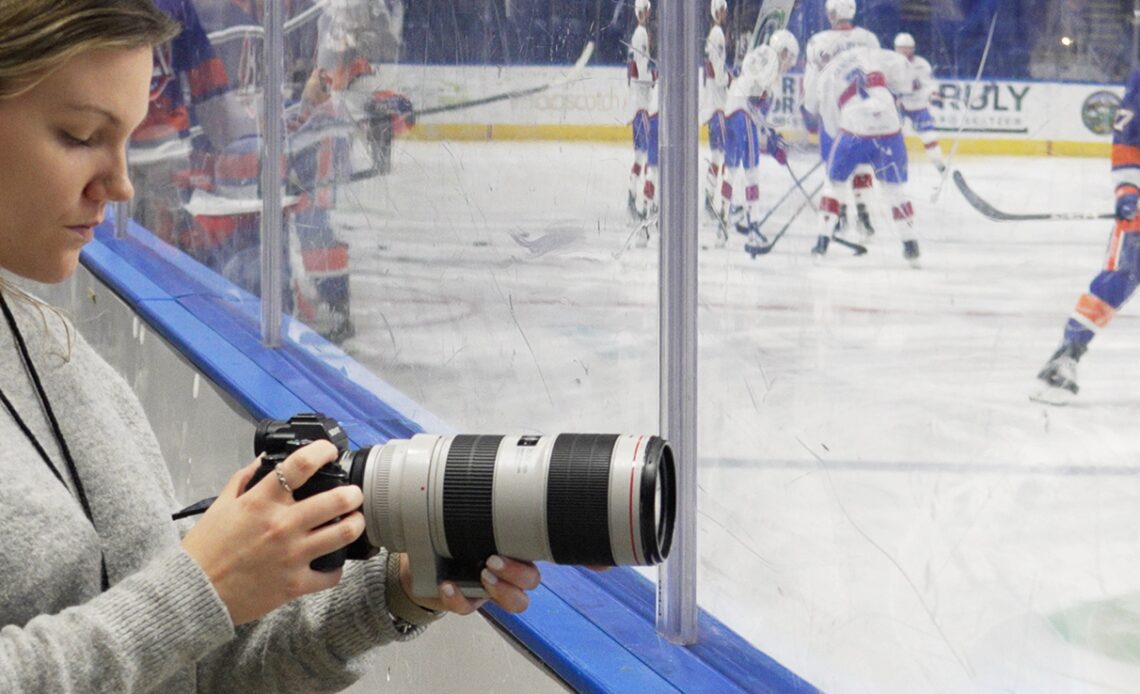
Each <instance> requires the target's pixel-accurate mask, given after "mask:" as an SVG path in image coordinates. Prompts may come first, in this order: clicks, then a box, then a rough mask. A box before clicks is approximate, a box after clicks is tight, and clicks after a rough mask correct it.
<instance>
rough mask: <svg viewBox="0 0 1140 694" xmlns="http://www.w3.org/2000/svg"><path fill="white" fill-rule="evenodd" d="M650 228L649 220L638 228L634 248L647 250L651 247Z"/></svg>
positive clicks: (634, 236) (634, 238)
mask: <svg viewBox="0 0 1140 694" xmlns="http://www.w3.org/2000/svg"><path fill="white" fill-rule="evenodd" d="M649 227H650V222H649V220H646V221H644V222H642V223H641V225H640V226H638V228H637V232H636V233H635V234H634V235H633V246H634V248H645V247H646V246H648V245H649Z"/></svg>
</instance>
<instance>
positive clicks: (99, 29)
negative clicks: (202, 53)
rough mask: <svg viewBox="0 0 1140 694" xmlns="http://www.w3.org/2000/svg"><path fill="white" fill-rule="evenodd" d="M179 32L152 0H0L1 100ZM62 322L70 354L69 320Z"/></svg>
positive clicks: (8, 286)
mask: <svg viewBox="0 0 1140 694" xmlns="http://www.w3.org/2000/svg"><path fill="white" fill-rule="evenodd" d="M179 31H181V28H180V27H179V25H178V23H177V22H175V21H174V20H172V19H171V18H170V17H168V16H167V15H166V14H164V13H163V12H162V11H161V10H159V9H158V8H157V7H155V5H154V3H153V2H152V0H0V99H7V98H11V97H14V96H18V95H20V94H23V93H24V92H27V91H28V90H30V89H32V88H33V87H35V86H36V85H37V84H39V83H40V81H42V80H43V79H44V78H46V77H47V76H48V75H50V74H51V73H52V72H54V71H55V70H56V69H58V68H59V67H60V66H62V65H63V64H64V63H66V62H67V61H68V60H71V59H72V58H74V57H75V56H77V55H80V54H82V53H84V52H86V51H90V50H95V49H100V48H118V49H126V50H129V49H132V48H145V47H149V46H156V45H158V44H160V43H163V42H164V41H168V40H170V39H172V38H174V37H175V36H177V35H178V32H179ZM0 292H3V293H4V294H5V295H7V296H10V297H12V298H13V299H16V300H18V301H24V302H27V303H30V304H32V305H34V306H36V307H37V308H38V309H39V310H40V312H41V315H44V314H43V310H44V309H45V308H47V309H50V310H52V311H53V312H56V313H57V314H58V311H56V309H55V308H54V307H52V306H49V305H48V304H45V303H44V302H42V301H40V300H39V299H38V298H36V297H34V296H32V295H31V294H29V293H28V292H26V291H24V290H23V289H22V288H20V287H17V286H16V285H15V284H13V283H12V282H10V281H8V280H7V279H6V278H4V277H3V276H0ZM60 318H61V319H62V318H63V317H62V315H60ZM44 319H45V321H46V315H44ZM64 325H65V328H66V329H67V332H68V340H67V342H68V352H69V353H70V348H71V339H70V328H67V321H66V320H65V321H64ZM64 358H65V359H66V358H67V357H66V356H65V357H64Z"/></svg>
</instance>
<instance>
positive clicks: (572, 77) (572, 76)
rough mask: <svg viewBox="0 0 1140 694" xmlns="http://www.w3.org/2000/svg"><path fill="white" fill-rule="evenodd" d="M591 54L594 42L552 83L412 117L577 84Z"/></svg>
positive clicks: (417, 112)
mask: <svg viewBox="0 0 1140 694" xmlns="http://www.w3.org/2000/svg"><path fill="white" fill-rule="evenodd" d="M593 54H594V42H593V41H590V42H589V43H587V44H586V47H585V48H583V49H582V54H581V55H579V56H578V60H577V62H575V63H574V67H572V68H571V69H570V72H568V73H567V74H566V76H565V77H562V78H560V79H557V80H554V81H553V82H547V83H546V84H540V85H538V86H535V87H528V88H526V89H516V90H514V91H509V92H503V93H502V94H495V95H493V96H485V97H482V98H479V99H472V100H471V101H460V102H458V103H454V104H447V105H444V106H432V107H431V108H422V109H418V110H415V111H412V116H413V117H414V118H416V119H419V118H421V117H422V116H430V115H433V114H436V113H446V112H448V111H460V110H463V109H466V108H474V107H475V106H484V105H486V104H493V103H496V102H498V101H507V100H508V99H521V98H523V97H526V96H532V95H534V94H539V93H541V92H544V91H546V90H548V89H553V88H555V87H561V86H564V85H567V84H570V83H571V82H577V81H578V80H579V79H580V78H581V73H582V69H583V68H585V67H586V63H588V62H589V61H590V56H592V55H593Z"/></svg>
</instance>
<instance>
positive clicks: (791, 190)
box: [721, 159, 824, 236]
mask: <svg viewBox="0 0 1140 694" xmlns="http://www.w3.org/2000/svg"><path fill="white" fill-rule="evenodd" d="M823 164H824V162H823V160H822V159H820V160H819V161H818V162H816V164H815V166H813V167H811V168H810V169H808V170H807V173H805V174H804V177H803V180H807V177H808V176H811V175H812V174H813V173H815V170H816V169H818V168H819V167H821V166H823ZM820 185H821V186H822V185H823V184H822V183H821V184H820ZM816 190H817V191H818V190H819V188H816ZM794 192H796V187H795V186H794V185H792V186H789V187H788V189H787V190H785V191H784V194H783V195H781V196H780V199H779V200H777V201H776V202H775V203H773V204H772V208H771V209H770V210H768V211H767V212H766V213H765V214H764V216H763V217H761V218H760V221H758V222H756V226H758V227H762V226H764V222H766V221H768V218H769V217H771V216H772V215H773V214H774V213H775V212H776V210H778V209H780V205H782V204H783V203H784V201H785V200H787V199H788V196H789V195H791V194H792V193H794ZM813 195H814V193H813ZM801 209H802V207H801ZM796 212H797V213H798V212H799V210H796ZM721 228H722V229H723V231H724V232H725V235H726V236H727V235H728V222H727V221H724V222H723V223H721Z"/></svg>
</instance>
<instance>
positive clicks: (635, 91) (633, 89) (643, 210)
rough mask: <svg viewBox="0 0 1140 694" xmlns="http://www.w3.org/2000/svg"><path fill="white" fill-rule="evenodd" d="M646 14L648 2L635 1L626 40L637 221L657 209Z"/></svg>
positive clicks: (632, 208)
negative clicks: (634, 18) (634, 23)
mask: <svg viewBox="0 0 1140 694" xmlns="http://www.w3.org/2000/svg"><path fill="white" fill-rule="evenodd" d="M649 13H650V4H649V0H635V2H634V14H636V16H637V28H636V29H634V30H633V36H632V37H630V39H629V61H628V63H627V69H628V79H629V89H630V94H629V97H630V104H631V107H632V110H633V118H632V120H631V125H632V126H633V167H632V169H631V170H630V174H629V198H628V206H629V213H630V215H631V216H632V217H633V218H634V219H637V220H644V219H647V218H649V217H651V216H652V214H653V212H654V211H655V209H656V207H657V202H656V200H655V198H656V193H657V68H656V66H655V64H654V61H653V58H652V57H651V54H650V52H649Z"/></svg>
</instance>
